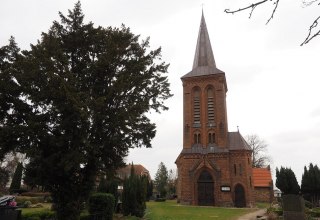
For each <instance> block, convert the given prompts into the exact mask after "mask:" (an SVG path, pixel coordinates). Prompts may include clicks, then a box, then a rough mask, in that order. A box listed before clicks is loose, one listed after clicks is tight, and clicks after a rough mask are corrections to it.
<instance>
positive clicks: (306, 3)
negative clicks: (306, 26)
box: [302, 0, 320, 7]
mask: <svg viewBox="0 0 320 220" xmlns="http://www.w3.org/2000/svg"><path fill="white" fill-rule="evenodd" d="M317 1H319V0H310V1H306V0H303V1H302V4H303V6H305V7H308V6H310V5H312V4H313V3H315V2H317ZM318 5H320V2H319V3H318Z"/></svg>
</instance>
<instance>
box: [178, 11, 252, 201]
mask: <svg viewBox="0 0 320 220" xmlns="http://www.w3.org/2000/svg"><path fill="white" fill-rule="evenodd" d="M181 80H182V85H183V149H182V151H181V152H180V154H179V156H178V158H177V159H176V162H175V163H176V165H177V168H178V183H177V197H178V201H179V202H180V203H181V204H190V205H204V206H227V207H233V206H234V207H250V206H253V204H254V186H253V180H252V178H253V177H252V164H251V163H252V161H251V153H252V151H251V148H250V146H249V145H248V144H247V143H246V141H245V140H244V138H243V137H242V136H241V134H240V133H239V131H235V132H229V131H228V120H227V105H226V93H227V91H228V87H227V81H226V76H225V73H224V72H223V71H222V70H220V69H218V68H217V65H216V63H215V59H214V55H213V51H212V47H211V43H210V39H209V35H208V30H207V26H206V22H205V18H204V15H203V13H202V17H201V22H200V29H199V34H198V40H197V45H196V51H195V56H194V61H193V67H192V70H191V71H190V72H189V73H187V74H185V75H184V76H182V77H181Z"/></svg>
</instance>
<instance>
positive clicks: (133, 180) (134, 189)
mask: <svg viewBox="0 0 320 220" xmlns="http://www.w3.org/2000/svg"><path fill="white" fill-rule="evenodd" d="M146 196H147V182H146V179H145V177H140V176H137V175H135V173H134V168H133V166H131V174H130V177H129V178H127V179H125V180H124V183H123V192H122V209H123V214H124V215H133V216H137V217H143V216H144V212H145V209H146Z"/></svg>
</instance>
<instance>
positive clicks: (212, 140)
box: [208, 132, 216, 144]
mask: <svg viewBox="0 0 320 220" xmlns="http://www.w3.org/2000/svg"><path fill="white" fill-rule="evenodd" d="M208 143H209V144H214V143H216V135H215V133H212V132H210V133H209V135H208Z"/></svg>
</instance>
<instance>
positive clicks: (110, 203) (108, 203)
mask: <svg viewBox="0 0 320 220" xmlns="http://www.w3.org/2000/svg"><path fill="white" fill-rule="evenodd" d="M114 204H115V199H114V196H113V195H112V194H109V193H95V194H93V195H91V196H90V198H89V213H90V215H92V216H101V217H102V216H103V217H104V218H105V220H112V217H113V209H114Z"/></svg>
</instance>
